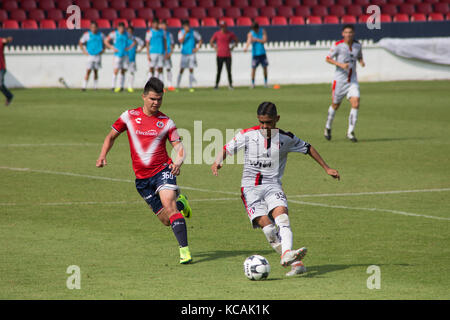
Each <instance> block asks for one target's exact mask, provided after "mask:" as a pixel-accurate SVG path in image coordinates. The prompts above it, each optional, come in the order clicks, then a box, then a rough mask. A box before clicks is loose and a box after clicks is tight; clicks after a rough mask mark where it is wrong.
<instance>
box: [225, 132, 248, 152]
mask: <svg viewBox="0 0 450 320" xmlns="http://www.w3.org/2000/svg"><path fill="white" fill-rule="evenodd" d="M244 146H245V135H244V134H242V133H241V132H239V133H238V134H237V135H235V136H234V138H233V139H231V140H230V141H229V142H228V143H227V144H226V145H225V146H224V147H223V148H224V149H225V151H226V152H227V154H228V155H230V156H232V155H233V154H235V153H237V152H238V151H239V150H240V149H242V148H243V147H244Z"/></svg>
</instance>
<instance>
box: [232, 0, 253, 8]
mask: <svg viewBox="0 0 450 320" xmlns="http://www.w3.org/2000/svg"><path fill="white" fill-rule="evenodd" d="M233 6H234V7H236V8H239V9H242V8H246V7H249V6H250V2H249V0H234V1H233Z"/></svg>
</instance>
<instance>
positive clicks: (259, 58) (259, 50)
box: [244, 22, 269, 88]
mask: <svg viewBox="0 0 450 320" xmlns="http://www.w3.org/2000/svg"><path fill="white" fill-rule="evenodd" d="M266 42H267V33H266V30H264V29H262V28H260V27H259V25H258V23H256V22H253V24H252V29H251V30H250V32H249V33H248V34H247V43H246V44H245V48H244V52H247V50H248V47H249V46H250V44H251V45H252V88H254V87H255V74H256V68H257V67H258V66H259V65H260V64H261V66H262V67H263V70H264V87H266V88H267V66H268V65H269V62H268V61H267V55H266V49H265V48H264V43H266Z"/></svg>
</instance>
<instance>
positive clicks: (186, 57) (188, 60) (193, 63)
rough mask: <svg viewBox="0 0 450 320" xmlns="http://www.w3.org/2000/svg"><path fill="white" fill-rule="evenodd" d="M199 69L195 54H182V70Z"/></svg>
mask: <svg viewBox="0 0 450 320" xmlns="http://www.w3.org/2000/svg"><path fill="white" fill-rule="evenodd" d="M195 67H197V57H196V56H195V54H182V55H181V63H180V68H182V69H194V68H195Z"/></svg>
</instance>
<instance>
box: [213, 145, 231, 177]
mask: <svg viewBox="0 0 450 320" xmlns="http://www.w3.org/2000/svg"><path fill="white" fill-rule="evenodd" d="M226 157H227V151H226V150H225V149H223V150H222V153H219V154H218V155H217V158H216V160H215V161H214V163H213V164H212V166H211V171H212V174H213V175H215V176H216V177H217V176H218V175H219V170H220V168H222V166H223V161H224V160H225V158H226Z"/></svg>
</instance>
